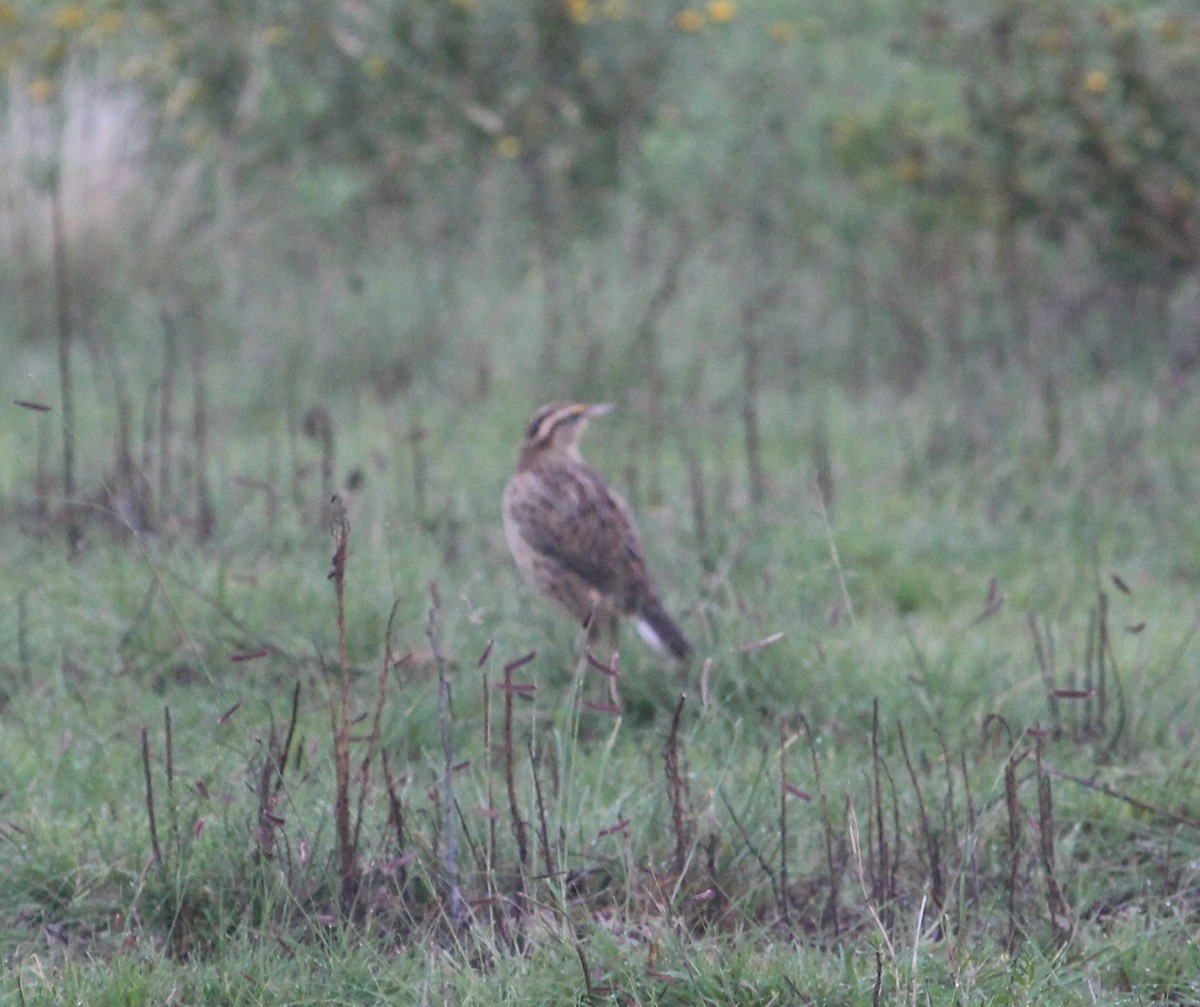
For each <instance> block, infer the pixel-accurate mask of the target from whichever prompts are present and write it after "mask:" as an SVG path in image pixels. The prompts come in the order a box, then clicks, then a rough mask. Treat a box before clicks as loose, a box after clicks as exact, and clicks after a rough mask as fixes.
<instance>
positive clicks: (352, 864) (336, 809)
mask: <svg viewBox="0 0 1200 1007" xmlns="http://www.w3.org/2000/svg"><path fill="white" fill-rule="evenodd" d="M329 504H330V512H329V517H330V521H331V524H332V529H331V530H332V532H333V540H334V552H333V561H332V566H331V568H330V571H329V579H330V580H332V581H333V586H334V592H335V597H336V605H337V628H338V666H339V668H340V670H341V683H340V685H341V688H340V694H339V697H338V699H337V700H335V699H334V698H333V696H332V694H331V696H330V704H329V713H330V718H331V726H332V730H333V762H334V773H335V783H334V788H335V789H334V801H333V819H334V831H335V833H336V835H337V846H338V873H339V876H340V878H341V907H342V912H343V914H345V915H347V916H348V915H349V913H350V911H351V909H352V908H353V906H354V904H355V902H356V901H357V899H358V886H359V881H360V878H359V871H358V855H357V853H358V851H357V850H356V849H355V848H354V842H353V834H352V831H351V827H350V659H349V654H348V652H347V643H346V559H347V552H348V547H349V541H350V521H349V519H348V518H347V517H346V508H345V506H344V505H343V504H342V501H341V499H340V498H339V497H336V496H334V497H332V498H331V499H330V501H329Z"/></svg>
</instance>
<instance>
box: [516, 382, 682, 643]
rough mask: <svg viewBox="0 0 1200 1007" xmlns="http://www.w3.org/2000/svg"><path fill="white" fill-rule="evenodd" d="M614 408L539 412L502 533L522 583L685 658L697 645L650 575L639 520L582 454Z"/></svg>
mask: <svg viewBox="0 0 1200 1007" xmlns="http://www.w3.org/2000/svg"><path fill="white" fill-rule="evenodd" d="M611 410H612V407H611V406H608V405H601V406H585V405H578V404H570V405H568V404H563V403H551V404H550V405H546V406H543V407H542V408H541V409H539V410H538V411H537V412H536V413H535V414H534V416H533V419H532V420H530V423H529V428H528V430H527V431H526V433H525V441H524V443H523V444H522V446H521V453H520V456H519V458H518V461H517V472H516V474H515V475H514V476H513V477H512V478H511V479H510V480H509V482H508V485H507V486H506V487H505V489H504V535H505V538H506V539H507V540H508V547H509V550H510V551H511V552H512V555H513V559H514V560H515V561H516V564H517V567H518V568H519V569H520V571H521V573H522V574H524V575H525V578H526V579H527V580H528V581H529V582H530V583H531V584H532V585H533V586H534V587H535V588H536V589H537V590H538V591H539V592H540V593H541V594H543V595H545V596H546V597H547V598H550V599H552V600H553V601H555V602H557V603H558V604H559V605H561V606H562V607H563V608H565V609H566V610H567V611H568V612H570V613H571V614H572V615H573V616H574V617H575V618H576V619H578V620H579V621H580V623H581V624H583V625H587V626H588V627H589V628H590V629H592V630H593V631H594V630H595V629H596V628H597V626H599V625H602V623H601V622H600V620H605V619H606V620H609V621H612V620H615V618H616V617H617V616H628V617H630V618H631V619H633V621H634V624H635V625H636V626H637V628H638V631H639V632H640V633H641V635H642V636H643V637H644V638H645V639H646V640H647V641H648V642H649V643H650V644H651V645H653V646H654V647H656V648H657V649H658V650H662V651H665V652H667V653H669V654H670V655H671V656H672V657H674V658H676V659H678V660H682V659H684V658H686V657H687V656H688V655H689V654H690V653H691V650H692V646H691V644H690V643H689V642H688V640H687V638H686V637H685V636H684V635H683V633H682V631H681V630H680V629H679V627H678V626H677V625H675V623H674V621H673V620H672V619H671V617H670V616H669V615H667V613H666V610H665V609H664V608H663V606H662V602H661V601H660V600H659V598H658V594H657V592H656V591H655V589H654V583H653V581H652V580H651V578H650V575H649V574H648V573H647V572H646V563H645V560H644V559H643V556H642V542H641V536H640V535H639V534H638V530H637V526H636V525H635V524H634V521H633V515H632V514H631V513H630V511H629V507H628V506H627V505H626V503H625V501H624V500H622V499H621V498H620V496H618V495H617V494H616V493H614V492H613V491H612V490H611V489H609V488H608V486H607V485H606V484H605V482H604V479H603V478H602V477H601V476H600V473H599V472H597V471H596V470H595V469H594V468H592V466H590V465H589V464H588V463H587V462H585V461H584V460H583V456H582V455H581V454H580V453H579V438H580V435H581V434H582V433H583V430H584V427H586V426H587V421H588V420H589V419H591V418H592V417H594V416H603V415H605V414H606V413H608V412H610V411H611Z"/></svg>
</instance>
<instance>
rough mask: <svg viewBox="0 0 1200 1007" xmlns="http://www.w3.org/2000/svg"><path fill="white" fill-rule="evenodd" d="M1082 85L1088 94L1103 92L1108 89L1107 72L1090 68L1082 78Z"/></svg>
mask: <svg viewBox="0 0 1200 1007" xmlns="http://www.w3.org/2000/svg"><path fill="white" fill-rule="evenodd" d="M1083 86H1084V89H1085V90H1086V91H1087V92H1088V93H1089V94H1103V93H1104V92H1105V91H1106V90H1107V89H1108V74H1106V73H1105V72H1104V71H1103V70H1091V71H1089V72H1088V75H1087V76H1086V77H1084V78H1083Z"/></svg>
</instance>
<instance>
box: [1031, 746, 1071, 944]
mask: <svg viewBox="0 0 1200 1007" xmlns="http://www.w3.org/2000/svg"><path fill="white" fill-rule="evenodd" d="M1034 753H1035V755H1034V758H1035V760H1036V765H1037V783H1038V848H1039V851H1040V853H1041V858H1042V872H1043V874H1044V875H1045V879H1046V909H1047V910H1048V912H1049V913H1050V925H1051V927H1053V929H1054V940H1055V943H1056V944H1057V945H1058V946H1060V947H1061V946H1062V945H1064V944H1066V943H1067V941H1069V940H1070V939H1071V934H1072V933H1073V932H1074V929H1075V924H1074V921H1073V920H1072V919H1071V910H1070V908H1069V907H1068V906H1067V900H1066V899H1065V898H1064V897H1063V893H1062V887H1061V886H1060V885H1059V883H1058V874H1057V871H1056V870H1055V866H1054V831H1055V830H1054V803H1053V798H1052V795H1051V793H1050V777H1049V776H1048V775H1047V774H1046V773H1045V772H1043V771H1042V739H1041V738H1040V737H1039V738H1038V739H1037V745H1036V747H1035V748H1034Z"/></svg>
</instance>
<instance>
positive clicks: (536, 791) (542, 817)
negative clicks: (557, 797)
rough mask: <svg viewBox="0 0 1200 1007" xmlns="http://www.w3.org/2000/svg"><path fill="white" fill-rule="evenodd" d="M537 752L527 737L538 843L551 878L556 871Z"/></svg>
mask: <svg viewBox="0 0 1200 1007" xmlns="http://www.w3.org/2000/svg"><path fill="white" fill-rule="evenodd" d="M538 763H539V759H538V753H537V752H536V751H535V750H534V747H533V739H532V738H530V739H529V767H530V769H531V770H532V772H533V799H534V802H535V804H536V807H537V816H538V845H540V846H541V848H542V863H543V864H544V865H545V867H546V877H547V878H553V877H554V876H555V874H556V873H557V868H556V867H555V866H554V852H553V850H551V848H550V829H549V827H548V826H547V824H546V802H545V800H544V799H543V797H542V777H541V773H539V772H538Z"/></svg>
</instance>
